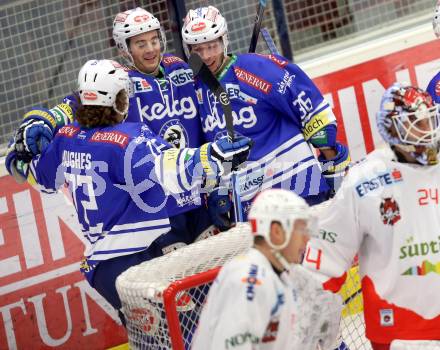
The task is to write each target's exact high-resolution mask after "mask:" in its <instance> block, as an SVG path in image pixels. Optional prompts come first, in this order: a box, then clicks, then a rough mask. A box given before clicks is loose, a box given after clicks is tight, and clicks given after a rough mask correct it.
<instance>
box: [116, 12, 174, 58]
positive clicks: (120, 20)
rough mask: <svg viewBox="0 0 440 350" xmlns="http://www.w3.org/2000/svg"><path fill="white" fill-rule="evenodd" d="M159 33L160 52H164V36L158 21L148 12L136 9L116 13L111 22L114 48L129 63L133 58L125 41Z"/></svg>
mask: <svg viewBox="0 0 440 350" xmlns="http://www.w3.org/2000/svg"><path fill="white" fill-rule="evenodd" d="M153 30H157V31H159V39H160V42H161V51H162V52H165V51H166V36H165V34H164V31H163V29H162V27H161V26H160V22H159V20H158V19H157V18H156V17H154V16H153V15H152V14H151V13H150V12H148V11H146V10H144V9H142V8H140V7H137V8H135V9H133V10H128V11H125V12H121V13H118V14H117V15H116V17H115V19H114V21H113V39H114V40H115V43H116V46H117V47H118V49H119V50H121V51H122V52H123V53H124V54H125V55H126V56H127V57H128V59H129V60H130V61H131V63H133V64H134V62H133V57H132V55H131V53H130V50H129V49H128V45H127V40H128V39H130V38H132V37H134V36H136V35H138V34H142V33H147V32H151V31H153Z"/></svg>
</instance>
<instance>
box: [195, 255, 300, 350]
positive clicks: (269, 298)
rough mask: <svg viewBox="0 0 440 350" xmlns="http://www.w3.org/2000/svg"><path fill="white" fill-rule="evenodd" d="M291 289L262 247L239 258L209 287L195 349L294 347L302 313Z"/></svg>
mask: <svg viewBox="0 0 440 350" xmlns="http://www.w3.org/2000/svg"><path fill="white" fill-rule="evenodd" d="M224 280H228V281H227V282H226V283H225V281H224ZM263 285H264V286H263ZM231 286H232V287H231ZM262 286H263V288H262ZM267 286H270V287H267ZM224 287H227V288H226V289H225V288H224ZM293 289H294V288H293V286H292V284H291V282H290V281H289V280H288V279H284V280H282V279H281V278H280V277H278V275H277V274H276V273H275V271H274V270H273V267H272V266H271V264H270V262H269V261H268V260H267V259H266V258H265V257H264V255H263V254H261V253H260V252H259V251H258V250H256V249H253V248H252V249H251V250H250V251H249V253H248V254H246V255H245V256H240V257H237V258H235V259H234V260H233V261H232V262H231V263H229V264H228V265H226V266H225V267H224V268H223V269H222V270H221V271H220V274H219V276H218V277H217V279H216V281H215V282H214V284H213V286H212V287H211V290H210V293H209V298H208V301H207V303H206V305H205V309H204V312H203V313H202V316H201V318H200V320H199V328H198V329H197V332H196V335H195V339H194V341H193V347H192V349H193V350H202V349H212V350H217V349H235V348H238V349H240V350H241V349H280V350H281V349H290V348H292V347H291V345H290V344H291V343H292V338H291V337H292V335H293V330H294V325H295V322H294V320H295V319H296V318H297V317H298V305H297V304H296V303H295V300H294V293H293V292H292V290H293ZM210 300H215V303H212V305H211V303H210V302H209V301H210ZM253 304H257V305H258V307H255V306H253Z"/></svg>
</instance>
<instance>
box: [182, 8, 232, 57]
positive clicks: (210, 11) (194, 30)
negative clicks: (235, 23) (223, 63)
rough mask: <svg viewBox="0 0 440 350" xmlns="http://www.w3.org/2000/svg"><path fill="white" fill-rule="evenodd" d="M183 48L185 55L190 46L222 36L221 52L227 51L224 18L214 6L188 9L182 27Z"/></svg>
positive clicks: (226, 32)
mask: <svg viewBox="0 0 440 350" xmlns="http://www.w3.org/2000/svg"><path fill="white" fill-rule="evenodd" d="M182 38H183V49H184V50H185V54H186V56H187V57H189V55H190V51H191V50H190V46H189V45H195V44H202V43H206V42H209V41H213V40H215V39H218V38H222V42H223V53H224V55H225V56H226V54H227V51H228V43H229V41H228V26H227V24H226V20H225V18H224V17H223V16H222V15H221V13H220V11H219V10H218V9H217V8H215V7H214V6H208V7H200V8H197V9H195V10H189V12H188V14H187V15H186V17H185V21H184V23H183V27H182Z"/></svg>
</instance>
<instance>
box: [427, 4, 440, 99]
mask: <svg viewBox="0 0 440 350" xmlns="http://www.w3.org/2000/svg"><path fill="white" fill-rule="evenodd" d="M432 27H433V29H434V34H435V36H436V37H437V38H440V2H439V1H437V5H436V7H435V11H434V17H433V18H432ZM426 91H428V93H429V94H430V95H431V97H432V100H433V101H434V102H435V103H436V104H437V105H438V104H440V72H438V73H437V74H436V75H435V76H434V77H433V78H432V79H431V81H430V82H429V84H428V87H427V88H426Z"/></svg>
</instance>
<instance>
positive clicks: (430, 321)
mask: <svg viewBox="0 0 440 350" xmlns="http://www.w3.org/2000/svg"><path fill="white" fill-rule="evenodd" d="M439 179H440V165H435V166H421V165H413V164H406V163H400V162H397V161H396V160H395V155H394V152H392V150H391V149H389V148H388V147H387V148H385V149H378V150H375V151H373V152H372V153H370V154H369V155H368V156H367V157H366V159H365V160H364V161H363V162H361V163H359V164H357V165H355V166H354V167H353V168H352V169H351V170H350V172H349V173H348V175H347V176H346V178H345V179H344V182H343V184H342V187H341V188H340V189H339V191H338V193H337V194H336V197H335V198H333V199H332V200H331V201H330V202H328V204H327V203H324V204H323V205H322V207H321V208H318V209H317V210H318V213H319V218H320V229H321V230H320V232H321V235H322V237H321V239H311V240H310V241H309V244H308V248H307V252H306V257H305V259H304V263H303V264H304V266H306V267H307V268H309V269H310V270H312V271H315V272H316V273H317V275H319V276H320V278H322V281H323V282H325V286H326V287H328V288H329V289H333V290H337V289H338V288H339V287H340V282H341V281H342V280H343V277H344V272H345V271H347V270H348V269H349V268H350V266H351V263H352V261H353V258H354V257H355V255H356V254H357V253H358V254H359V267H360V270H359V272H360V275H361V281H362V293H363V300H364V314H365V323H366V335H367V337H368V338H369V339H370V340H372V341H374V342H376V343H383V344H388V343H390V342H391V340H393V339H439V335H440V332H439V330H440V303H438V302H437V301H436V300H437V299H438V293H439V291H440V235H439V232H440V206H439ZM329 277H330V279H329Z"/></svg>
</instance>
